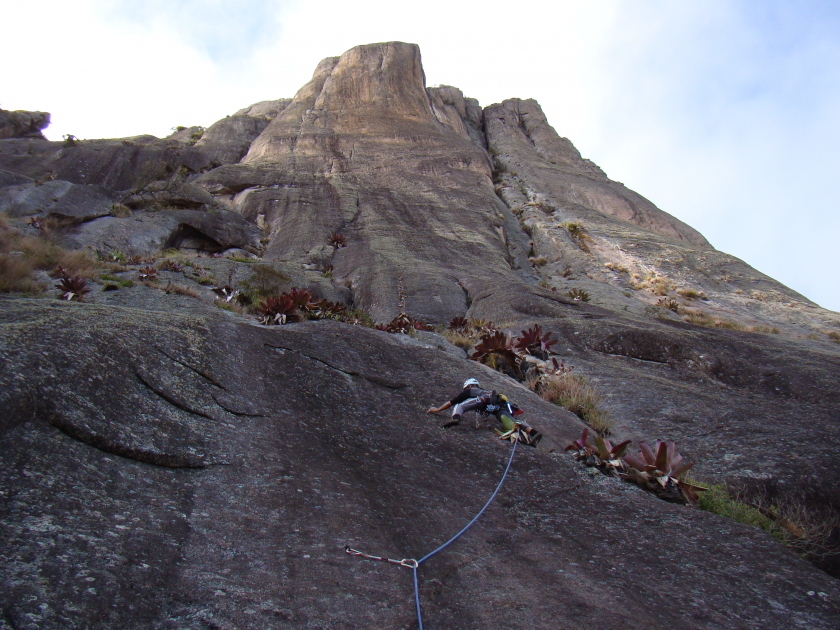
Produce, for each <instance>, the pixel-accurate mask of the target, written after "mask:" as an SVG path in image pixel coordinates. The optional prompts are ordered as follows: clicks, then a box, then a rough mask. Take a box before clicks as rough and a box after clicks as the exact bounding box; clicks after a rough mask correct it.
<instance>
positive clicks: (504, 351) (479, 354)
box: [470, 330, 524, 381]
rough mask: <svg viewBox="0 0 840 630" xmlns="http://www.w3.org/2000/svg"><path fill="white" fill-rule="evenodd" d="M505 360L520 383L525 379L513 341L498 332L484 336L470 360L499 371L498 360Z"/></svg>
mask: <svg viewBox="0 0 840 630" xmlns="http://www.w3.org/2000/svg"><path fill="white" fill-rule="evenodd" d="M499 357H501V358H503V359H504V360H505V362H506V363H507V365H508V366H509V367H510V369H511V370H512V371H513V372H514V373H515V374H516V378H517V379H519V380H520V381H521V380H523V379H524V376H523V375H522V370H521V369H520V367H519V357H518V356H517V354H516V353H515V352H514V351H513V341H512V340H511V338H510V337H508V336H507V335H506V334H505V333H503V332H502V331H500V330H497V331H496V332H494V333H493V334H491V335H484V336H483V337H482V338H481V341H479V342H478V345H477V346H476V347H475V350H473V353H472V354H471V355H470V358H471V359H472V360H473V361H478V362H479V363H484V364H485V365H490V366H491V367H494V368H497V369H498V367H499V366H498V364H497V359H498V358H499Z"/></svg>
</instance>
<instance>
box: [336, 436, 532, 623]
mask: <svg viewBox="0 0 840 630" xmlns="http://www.w3.org/2000/svg"><path fill="white" fill-rule="evenodd" d="M518 438H519V433H518V431H517V432H516V439H514V440H513V448H512V449H511V450H510V459H508V463H507V466H506V467H505V472H504V474H502V478H501V480H500V481H499V485H498V486H496V489H495V490H494V491H493V494H492V495H491V496H490V498H489V499H488V500H487V503H485V504H484V507H483V508H481V511H480V512H479V513H478V514H476V515H475V517H474V518H473V520H471V521H470V522H469V523H467V524H466V526H465V527H464V528H463V529H462V530H461V531H460V532H458V533H457V534H455V535H454V536H453V537H452V538H450V539H449V540H447V541H446V542H445V543H443V544H442V545H441V546H440V547H438V548H437V549H435V550H434V551H433V552H432V553H429V554H426V555H425V556H423V557H422V558H420V559H419V560H414V559H412V558H403V559H402V560H393V559H391V558H382V557H380V556H371V555H369V554H366V553H362V552H361V551H357V550H356V549H351V548H350V547H349V546H346V545H345V547H344V551H346V552H347V553H349V554H350V555H353V556H361V557H362V558H367V559H368V560H382V561H383V562H390V563H391V564H398V565H400V566H403V567H411V569H412V571H413V572H414V601H415V603H416V605H417V623H418V624H420V630H423V617H422V616H421V614H420V588H419V586H418V584H417V567H419V566H420V563H421V562H425V561H426V560H428V559H429V558H431V557H432V556H433V555H435V554H436V553H437V552H438V551H440V550H442V549H444V548H446V547H447V546H448V545H450V544H452V543H453V542H455V541H456V540H457V539H458V537H459V536H460V535H461V534H463V533H464V532H465V531H467V530H468V529H469V528H470V526H471V525H472V524H473V523H475V522H476V521H477V520H478V517H479V516H481V515H482V514H484V510H486V509H487V508H488V507H489V505H490V504H491V503H492V502H493V499H495V498H496V495H497V494H498V493H499V490H500V489H501V487H502V484H503V483H504V482H505V477H507V474H508V470H510V465H511V463H513V455H514V453H516V444H517V442H519V439H518Z"/></svg>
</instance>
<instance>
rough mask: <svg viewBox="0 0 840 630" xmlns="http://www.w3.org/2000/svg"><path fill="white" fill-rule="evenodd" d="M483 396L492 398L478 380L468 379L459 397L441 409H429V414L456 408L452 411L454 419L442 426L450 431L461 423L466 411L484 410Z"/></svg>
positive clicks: (443, 405)
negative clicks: (450, 428)
mask: <svg viewBox="0 0 840 630" xmlns="http://www.w3.org/2000/svg"><path fill="white" fill-rule="evenodd" d="M482 396H490V392H488V391H487V390H484V389H481V387H480V386H479V384H478V381H477V380H476V379H474V378H468V379H467V380H466V381H464V387H463V389H462V390H461V392H460V393H459V394H458V395H457V396H455V398H453V399H452V400H450V401H449V402H445V403H443V404H442V405H441V406H440V407H429V411H428V412H427V413H438V412H440V411H443V410H444V409H449V408H450V407H452V406H454V407H455V409H453V410H452V419H451V420H448V421H446V422H444V423H443V424H442V425H441V426H442V427H443V428H444V429H448V428H449V427H454V426H455V425H456V424H458V423H459V422H461V415H462V414H463V413H464V412H465V411H474V410H476V409H483V408H484V406H485V403H483V402H482V401H481V400H480V398H481V397H482Z"/></svg>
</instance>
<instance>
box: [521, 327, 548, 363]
mask: <svg viewBox="0 0 840 630" xmlns="http://www.w3.org/2000/svg"><path fill="white" fill-rule="evenodd" d="M555 343H557V340H556V339H551V333H550V332H548V333H545V334H543V330H542V327H541V326H540V325H539V324H536V325H534V327H533V328H529V329H528V330H523V331H522V336H521V337H519V338H517V340H516V344H515V347H516V349H517V350H519V351H521V352H524V353H526V354H532V355H534V356H537V357H539V358H540V359H542V360H544V361H545V360H548V355H549V354H550V353H551V350H550V349H549V348H550V347H551V346H553V345H554V344H555Z"/></svg>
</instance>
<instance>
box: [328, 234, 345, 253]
mask: <svg viewBox="0 0 840 630" xmlns="http://www.w3.org/2000/svg"><path fill="white" fill-rule="evenodd" d="M327 245H330V246H332V247H335V248H336V249H339V248H341V247H346V246H347V239H346V238H345V237H344V235H343V234H339V233H338V232H336V233H335V234H333V235H332V236H330V237H329V238H328V239H327Z"/></svg>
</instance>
